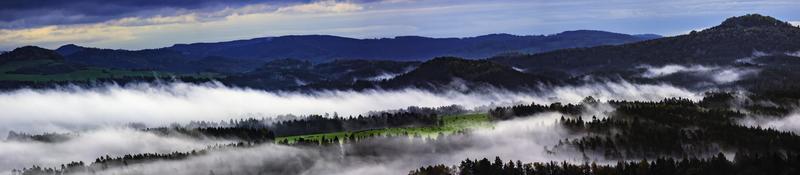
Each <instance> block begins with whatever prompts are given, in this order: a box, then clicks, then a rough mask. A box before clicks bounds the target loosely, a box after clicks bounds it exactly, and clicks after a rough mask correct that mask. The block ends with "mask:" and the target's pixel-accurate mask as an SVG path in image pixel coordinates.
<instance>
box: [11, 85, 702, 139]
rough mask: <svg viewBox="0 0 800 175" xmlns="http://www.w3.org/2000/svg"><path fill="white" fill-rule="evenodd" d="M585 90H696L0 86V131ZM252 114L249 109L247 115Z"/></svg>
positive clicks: (642, 90)
mask: <svg viewBox="0 0 800 175" xmlns="http://www.w3.org/2000/svg"><path fill="white" fill-rule="evenodd" d="M586 96H594V97H595V98H596V99H599V100H610V99H616V100H660V99H663V98H665V97H684V98H689V99H695V100H697V99H699V98H700V93H697V92H693V91H690V90H687V89H683V88H679V87H674V86H670V85H665V84H655V85H652V84H647V85H645V84H632V83H629V82H625V81H619V82H598V83H588V84H584V85H579V86H558V87H541V88H540V90H537V91H530V92H512V91H507V90H487V91H483V92H480V93H478V92H475V93H462V92H456V91H451V92H444V93H433V92H430V91H425V90H419V89H404V90H392V91H385V90H368V91H361V92H356V91H318V92H314V93H296V92H268V91H261V90H253V89H245V88H232V87H226V86H224V85H221V84H218V83H217V84H202V85H196V84H189V83H170V84H147V83H143V84H134V85H128V86H118V85H109V86H105V87H98V88H88V89H87V88H78V87H73V88H60V89H45V90H41V89H38V90H33V89H21V90H15V91H10V92H2V93H0V111H3V115H0V121H3V122H2V123H0V136H4V135H5V133H7V132H8V131H10V130H15V131H23V132H30V133H41V132H69V131H74V130H77V129H82V128H91V127H100V126H106V125H124V124H127V123H130V122H141V123H144V124H147V125H148V126H154V125H155V126H163V125H167V124H169V123H173V122H179V123H185V122H188V121H192V120H195V121H196V120H205V121H220V120H228V119H230V118H233V117H236V116H243V115H244V114H258V115H256V116H267V117H271V116H275V115H281V114H294V115H306V114H324V113H333V112H337V113H339V114H340V115H345V116H346V115H357V114H364V113H366V112H368V111H377V110H387V109H399V108H405V107H408V106H420V107H438V106H446V105H453V104H457V105H461V106H464V107H466V108H467V109H470V108H474V107H478V106H483V105H490V104H494V105H510V104H516V103H531V102H536V103H551V102H565V103H577V102H579V101H580V100H582V99H583V98H584V97H586ZM250 116H252V115H250Z"/></svg>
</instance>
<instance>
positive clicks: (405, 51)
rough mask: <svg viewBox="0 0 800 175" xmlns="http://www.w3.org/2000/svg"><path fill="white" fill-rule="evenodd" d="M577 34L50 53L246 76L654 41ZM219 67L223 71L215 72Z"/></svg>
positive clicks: (326, 39) (70, 48)
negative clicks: (277, 69)
mask: <svg viewBox="0 0 800 175" xmlns="http://www.w3.org/2000/svg"><path fill="white" fill-rule="evenodd" d="M659 37H660V36H658V35H652V34H648V35H627V34H619V33H611V32H604V31H592V30H578V31H567V32H562V33H558V34H553V35H534V36H517V35H510V34H491V35H483V36H477V37H467V38H428V37H420V36H401V37H395V38H381V39H354V38H346V37H338V36H329V35H292V36H280V37H264V38H254V39H249V40H237V41H228V42H217V43H194V44H176V45H173V46H171V47H165V48H158V49H145V50H114V49H99V48H88V47H82V46H77V45H73V44H68V45H64V46H61V47H59V48H58V49H56V52H58V53H60V54H61V55H63V56H64V57H65V58H66V60H67V61H68V62H71V63H76V64H83V65H90V66H99V67H109V68H120V69H150V70H162V71H171V72H201V71H214V72H224V73H231V72H246V71H250V70H254V69H256V68H258V65H260V64H263V63H266V62H269V61H272V60H278V59H298V60H308V61H311V62H313V63H324V62H329V61H332V60H337V59H364V60H394V61H424V60H428V59H431V58H434V57H439V56H455V57H461V58H468V59H479V58H487V57H491V56H495V55H498V54H506V53H539V52H546V51H551V50H557V49H564V48H578V47H591V46H598V45H615V44H624V43H631V42H637V41H643V40H648V39H654V38H659ZM209 62H213V63H224V65H225V67H224V68H220V67H217V65H219V64H210V65H209V64H208V63H209Z"/></svg>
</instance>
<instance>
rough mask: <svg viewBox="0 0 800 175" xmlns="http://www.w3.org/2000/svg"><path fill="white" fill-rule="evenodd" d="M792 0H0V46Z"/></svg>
mask: <svg viewBox="0 0 800 175" xmlns="http://www.w3.org/2000/svg"><path fill="white" fill-rule="evenodd" d="M797 9H800V1H797V0H766V1H764V0H752V1H751V0H702V1H701V0H673V1H663V0H657V1H649V0H609V1H597V0H572V1H545V0H495V1H484V0H480V1H477V0H351V1H335V0H158V1H156V0H114V1H108V0H70V1H63V0H37V1H30V0H3V1H0V50H12V49H14V48H16V47H20V46H25V45H36V46H41V47H45V48H50V49H55V48H57V47H59V46H61V45H64V44H78V45H82V46H89V47H99V48H115V49H147V48H159V47H167V46H171V45H173V44H177V43H196V42H217V41H229V40H237V39H249V38H256V37H267V36H281V35H306V34H325V35H337V36H345V37H353V38H391V37H395V36H407V35H418V36H427V37H470V36H478V35H485V34H492V33H509V34H516V35H541V34H555V33H559V32H562V31H568V30H579V29H589V30H604V31H611V32H619V33H627V34H644V33H652V34H659V35H664V36H674V35H679V34H684V33H688V32H690V31H692V30H702V29H704V28H708V27H711V26H714V25H717V24H719V23H720V22H722V21H723V20H724V19H725V18H728V17H732V16H740V15H744V14H749V13H759V14H763V15H769V16H773V17H775V18H778V19H780V20H784V21H790V22H791V23H793V24H796V25H800V12H798V11H797Z"/></svg>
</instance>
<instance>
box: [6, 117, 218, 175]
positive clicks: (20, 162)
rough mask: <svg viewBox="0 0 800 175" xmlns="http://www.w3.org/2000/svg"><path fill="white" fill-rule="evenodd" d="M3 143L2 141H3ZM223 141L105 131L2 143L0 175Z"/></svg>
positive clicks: (203, 145) (188, 148) (181, 149)
mask: <svg viewBox="0 0 800 175" xmlns="http://www.w3.org/2000/svg"><path fill="white" fill-rule="evenodd" d="M0 140H2V139H0ZM218 143H220V144H224V143H230V141H224V140H211V139H204V140H198V139H189V138H181V137H163V136H158V135H156V134H153V133H146V132H142V131H138V130H134V129H129V128H102V129H98V130H91V131H85V132H78V133H75V134H73V136H72V138H71V139H69V140H67V141H64V142H57V143H43V142H36V141H30V142H24V141H0V173H3V172H7V171H10V170H11V169H14V168H16V169H22V168H25V167H30V166H32V165H39V166H43V167H57V166H60V165H61V164H66V163H69V162H71V161H84V162H85V163H87V164H88V163H91V162H93V161H94V160H95V158H98V157H100V156H105V155H110V156H112V157H114V156H122V155H125V154H136V153H168V152H174V151H190V150H193V149H201V148H205V147H206V146H209V145H214V144H218Z"/></svg>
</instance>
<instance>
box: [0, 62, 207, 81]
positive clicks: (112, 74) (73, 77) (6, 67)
mask: <svg viewBox="0 0 800 175" xmlns="http://www.w3.org/2000/svg"><path fill="white" fill-rule="evenodd" d="M46 64H61V63H57V62H54V61H51V60H34V61H18V62H10V63H6V64H3V65H0V81H31V82H45V81H91V80H96V79H113V78H125V77H142V78H149V77H157V78H170V77H174V76H184V77H194V78H218V76H219V75H217V74H211V73H202V74H174V73H168V72H159V71H131V70H117V69H104V68H86V69H81V70H77V71H73V72H69V73H63V74H49V75H40V74H12V73H8V72H11V71H14V70H17V69H20V68H24V67H30V66H41V65H46Z"/></svg>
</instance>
